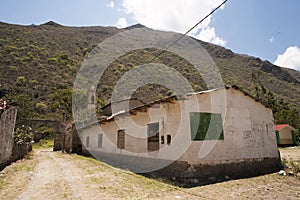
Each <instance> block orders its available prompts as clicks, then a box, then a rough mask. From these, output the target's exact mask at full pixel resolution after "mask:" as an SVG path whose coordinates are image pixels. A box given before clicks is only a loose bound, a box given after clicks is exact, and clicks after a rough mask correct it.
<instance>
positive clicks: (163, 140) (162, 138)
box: [160, 135, 165, 144]
mask: <svg viewBox="0 0 300 200" xmlns="http://www.w3.org/2000/svg"><path fill="white" fill-rule="evenodd" d="M160 143H161V144H164V143H165V136H163V135H162V136H161V137H160Z"/></svg>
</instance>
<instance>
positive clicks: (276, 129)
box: [274, 124, 289, 131]
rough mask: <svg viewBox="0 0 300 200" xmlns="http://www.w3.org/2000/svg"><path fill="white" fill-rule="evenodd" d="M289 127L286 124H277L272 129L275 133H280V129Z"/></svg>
mask: <svg viewBox="0 0 300 200" xmlns="http://www.w3.org/2000/svg"><path fill="white" fill-rule="evenodd" d="M287 126H289V125H288V124H277V125H274V129H275V131H280V130H281V129H283V128H285V127H287Z"/></svg>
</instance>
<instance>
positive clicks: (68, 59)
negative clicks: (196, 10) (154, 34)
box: [0, 22, 300, 128]
mask: <svg viewBox="0 0 300 200" xmlns="http://www.w3.org/2000/svg"><path fill="white" fill-rule="evenodd" d="M139 27H142V26H141V25H136V26H133V27H130V28H139ZM124 30H125V29H117V28H114V27H65V26H61V25H59V24H57V23H55V22H48V23H45V24H42V25H31V26H20V25H11V24H6V23H0V57H1V60H0V74H1V76H0V98H1V97H3V98H5V99H9V100H11V101H12V102H15V103H17V104H18V105H19V107H20V109H19V116H18V117H19V118H47V119H57V118H59V119H62V118H63V116H66V114H68V113H69V112H70V101H71V99H70V94H71V93H72V87H73V83H74V80H75V78H76V74H77V71H78V69H79V68H80V65H81V63H82V62H83V60H84V59H85V58H86V57H87V56H88V55H89V53H90V52H91V50H92V49H93V48H94V47H96V46H97V45H98V44H99V43H100V42H101V41H103V40H104V39H106V38H108V37H110V36H112V35H114V34H116V33H119V32H121V31H124ZM198 42H199V43H200V44H201V45H202V46H203V47H204V48H205V49H206V50H207V52H208V53H209V54H210V55H211V57H212V58H213V60H214V62H215V63H216V66H217V67H218V69H219V71H220V73H221V75H222V79H223V80H224V82H225V84H226V85H237V86H239V87H240V88H241V89H242V90H244V91H245V92H248V93H249V94H251V95H252V96H253V97H255V98H256V99H257V100H258V101H260V102H262V103H264V104H265V105H267V106H269V107H271V108H272V109H273V112H274V115H275V119H276V122H278V123H290V124H291V125H293V126H295V127H298V128H300V127H299V126H300V119H299V107H300V101H299V99H300V73H299V72H297V71H295V70H291V69H286V68H281V67H278V66H275V65H273V64H271V63H270V62H268V61H262V60H260V59H259V58H255V57H251V56H247V55H239V54H235V53H233V52H232V51H231V50H228V49H225V48H223V47H220V46H217V45H213V44H209V43H205V42H202V41H198ZM158 53H159V50H157V49H142V50H137V51H133V52H130V53H129V54H127V55H124V56H123V57H121V58H119V59H118V60H116V61H115V62H114V63H112V64H111V65H110V66H109V67H108V68H107V70H106V71H105V73H104V76H103V77H102V78H101V81H100V84H99V85H98V88H97V90H98V95H99V105H104V104H106V103H108V102H109V99H110V97H111V93H112V90H113V87H114V85H115V84H116V83H117V81H118V80H119V79H120V77H122V75H124V74H125V73H126V72H127V71H128V70H130V69H132V68H134V67H135V66H137V65H141V64H145V63H147V62H146V61H148V60H151V58H154V57H155V56H156V55H157V54H158ZM158 60H159V62H161V63H163V64H165V65H167V66H171V67H173V68H174V69H176V70H177V71H179V72H180V73H181V74H182V75H183V76H185V77H186V78H187V79H188V80H189V81H190V83H191V85H192V87H193V89H194V90H195V91H201V90H205V89H207V86H206V85H205V83H204V81H203V77H201V75H200V74H199V72H198V71H197V70H195V69H194V68H193V67H192V66H191V65H190V64H189V63H187V62H186V61H185V60H183V59H182V58H179V57H178V56H176V55H174V54H172V53H171V52H166V53H164V54H163V55H162V56H160V57H159V58H158ZM212 78H213V77H212ZM149 91H151V92H149ZM172 92H173V91H170V89H168V88H165V87H162V86H158V85H153V84H152V85H151V84H148V85H145V86H143V87H141V88H139V89H138V90H137V91H135V93H134V94H133V95H134V96H135V97H137V98H139V99H141V100H143V102H151V101H153V100H155V99H157V98H162V97H165V96H168V95H170V94H172ZM12 102H11V103H12Z"/></svg>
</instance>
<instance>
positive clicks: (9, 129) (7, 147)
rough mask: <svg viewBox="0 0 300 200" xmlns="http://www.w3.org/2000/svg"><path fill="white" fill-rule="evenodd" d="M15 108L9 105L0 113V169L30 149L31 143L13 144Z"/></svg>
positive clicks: (21, 156)
mask: <svg viewBox="0 0 300 200" xmlns="http://www.w3.org/2000/svg"><path fill="white" fill-rule="evenodd" d="M16 116H17V108H15V107H10V108H9V109H7V110H5V111H4V112H3V113H2V114H1V119H0V138H1V139H0V170H2V169H3V168H4V167H6V166H7V165H9V164H10V163H12V162H14V161H16V160H19V159H21V158H23V157H24V156H25V155H26V154H27V153H28V152H29V151H31V149H32V147H31V144H22V145H15V144H14V139H13V134H14V128H15V123H16Z"/></svg>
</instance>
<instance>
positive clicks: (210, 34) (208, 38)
mask: <svg viewBox="0 0 300 200" xmlns="http://www.w3.org/2000/svg"><path fill="white" fill-rule="evenodd" d="M196 37H197V38H199V39H200V40H203V41H205V42H210V43H213V44H216V45H221V46H225V45H226V44H227V41H226V40H223V39H222V38H220V37H218V36H217V35H216V31H215V28H214V27H209V26H208V27H207V28H205V29H203V30H202V31H201V32H200V34H199V35H196Z"/></svg>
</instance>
